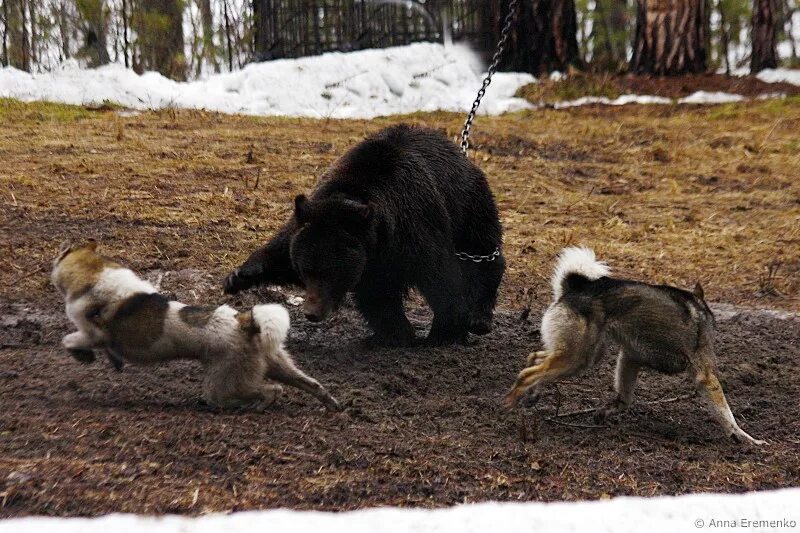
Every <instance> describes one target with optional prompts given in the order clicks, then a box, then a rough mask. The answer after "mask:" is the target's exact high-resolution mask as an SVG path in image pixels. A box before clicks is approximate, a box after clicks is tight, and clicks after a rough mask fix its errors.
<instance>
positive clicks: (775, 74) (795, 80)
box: [756, 68, 800, 85]
mask: <svg viewBox="0 0 800 533" xmlns="http://www.w3.org/2000/svg"><path fill="white" fill-rule="evenodd" d="M756 78H758V79H760V80H761V81H763V82H766V83H778V82H786V83H791V84H792V85H800V70H791V69H788V68H774V69H773V68H768V69H766V70H762V71H761V72H759V73H758V74H757V75H756Z"/></svg>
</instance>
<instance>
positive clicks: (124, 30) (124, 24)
mask: <svg viewBox="0 0 800 533" xmlns="http://www.w3.org/2000/svg"><path fill="white" fill-rule="evenodd" d="M128 48H129V46H128V2H127V0H122V55H123V56H124V57H125V68H128V67H129V66H130V65H129V64H128Z"/></svg>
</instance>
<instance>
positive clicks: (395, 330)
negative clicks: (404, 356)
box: [355, 284, 416, 346]
mask: <svg viewBox="0 0 800 533" xmlns="http://www.w3.org/2000/svg"><path fill="white" fill-rule="evenodd" d="M355 298H356V305H358V309H359V310H360V311H361V314H362V315H364V318H365V319H366V321H367V324H369V327H370V328H371V329H372V331H374V332H375V335H374V337H373V338H372V341H373V342H374V343H375V344H378V345H380V346H411V345H412V344H414V342H415V341H416V335H415V333H414V326H412V325H411V322H409V321H408V318H407V317H406V313H405V310H404V309H403V291H402V290H401V289H388V288H387V287H378V286H375V285H372V284H364V285H362V286H361V287H359V289H358V290H357V291H356V293H355Z"/></svg>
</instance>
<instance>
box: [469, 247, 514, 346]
mask: <svg viewBox="0 0 800 533" xmlns="http://www.w3.org/2000/svg"><path fill="white" fill-rule="evenodd" d="M459 261H460V266H461V272H462V275H463V278H464V293H465V298H466V300H467V309H468V313H469V316H468V325H467V328H468V329H469V332H470V333H473V334H475V335H485V334H487V333H489V332H491V331H492V317H493V315H494V306H495V303H496V302H497V289H498V288H499V287H500V281H501V280H502V279H503V272H504V271H505V269H506V262H505V259H504V258H503V255H502V254H500V255H499V256H497V257H496V258H495V259H494V260H493V261H483V262H480V263H476V262H473V261H471V260H469V259H467V260H459Z"/></svg>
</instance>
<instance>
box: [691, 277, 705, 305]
mask: <svg viewBox="0 0 800 533" xmlns="http://www.w3.org/2000/svg"><path fill="white" fill-rule="evenodd" d="M692 294H694V295H695V296H696V297H697V298H699V299H700V300H703V301H705V299H706V293H705V291H703V286H702V285H700V282H699V281H698V282H697V283H695V285H694V289H692Z"/></svg>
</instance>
